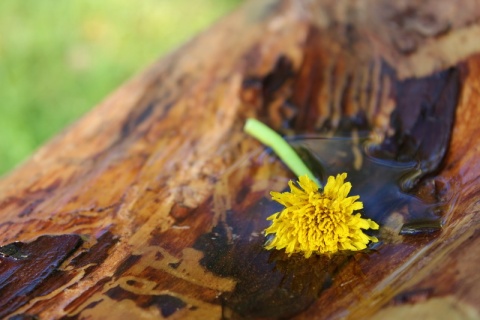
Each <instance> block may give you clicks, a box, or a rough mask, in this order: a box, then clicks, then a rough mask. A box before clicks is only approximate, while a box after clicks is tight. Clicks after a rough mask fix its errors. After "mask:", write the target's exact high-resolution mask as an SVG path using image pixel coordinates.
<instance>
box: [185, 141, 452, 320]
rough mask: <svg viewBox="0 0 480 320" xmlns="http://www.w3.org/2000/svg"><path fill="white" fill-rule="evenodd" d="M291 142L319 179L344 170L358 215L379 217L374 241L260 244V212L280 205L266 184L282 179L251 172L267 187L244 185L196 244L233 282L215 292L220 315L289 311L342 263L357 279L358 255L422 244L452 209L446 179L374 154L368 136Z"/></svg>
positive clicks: (314, 294) (206, 262)
mask: <svg viewBox="0 0 480 320" xmlns="http://www.w3.org/2000/svg"><path fill="white" fill-rule="evenodd" d="M290 143H291V144H292V146H293V147H294V148H295V149H296V150H297V152H298V153H299V154H300V155H301V156H302V158H303V159H304V160H305V161H306V162H307V164H308V165H309V167H310V168H312V170H313V171H314V173H315V174H316V175H317V176H318V177H319V178H320V181H322V182H325V181H326V178H327V177H328V176H329V175H335V174H337V173H341V172H346V173H347V174H348V177H347V181H350V182H351V183H352V186H353V188H352V191H351V193H350V195H360V200H361V201H363V203H364V208H365V209H364V210H363V211H362V216H363V217H367V218H371V219H373V220H375V221H376V222H377V223H379V224H380V230H379V231H373V232H370V234H372V235H376V236H377V237H378V238H379V240H380V242H379V243H377V244H375V245H372V246H371V247H370V248H369V249H368V250H366V251H363V252H356V253H338V254H335V255H333V256H332V257H327V256H318V255H314V256H312V257H311V258H309V259H305V258H304V257H303V256H301V255H292V256H291V257H288V256H287V255H285V254H284V252H283V251H276V250H273V251H267V250H265V249H264V248H263V245H264V242H265V237H264V235H263V233H262V231H263V230H264V229H265V228H266V227H267V226H268V225H269V223H270V222H268V221H266V220H265V219H266V218H267V217H268V216H269V215H271V214H273V213H275V212H278V211H280V210H281V209H282V207H281V206H280V205H279V204H278V203H275V202H273V201H271V200H270V198H269V197H268V191H270V190H272V191H282V190H275V189H271V188H272V187H273V186H274V185H278V181H283V182H286V181H287V180H288V178H286V177H282V176H279V177H272V176H267V175H265V177H264V180H265V181H259V179H258V176H256V178H255V180H256V183H257V184H258V183H259V184H261V185H264V186H265V188H266V190H263V192H258V190H257V191H254V190H252V189H248V186H247V188H246V189H245V190H243V191H242V192H241V193H242V195H241V196H237V199H236V201H233V204H232V205H231V209H229V210H227V212H225V216H224V219H223V220H219V222H218V224H217V225H216V226H215V227H214V228H213V230H211V232H208V233H205V234H203V235H201V236H200V237H199V238H198V239H197V241H196V243H195V245H194V248H195V249H197V250H200V251H202V252H203V253H204V257H203V259H202V260H201V264H202V265H203V267H205V268H206V269H207V270H209V271H211V272H213V273H214V274H216V275H218V276H221V277H229V278H233V279H236V281H237V285H236V287H235V290H234V291H233V292H230V293H224V294H222V295H221V296H220V299H221V302H222V307H223V312H224V315H223V316H224V317H225V318H251V317H261V318H285V317H290V316H293V315H295V314H297V313H299V312H301V311H303V310H305V309H306V308H307V307H308V306H309V305H311V304H312V303H313V302H314V301H315V300H316V299H318V297H319V296H320V295H321V294H322V292H323V291H324V290H325V289H326V288H329V287H330V285H331V284H332V281H333V280H334V279H335V276H336V275H337V274H338V273H339V272H340V271H341V270H342V269H343V268H345V267H346V266H347V265H349V268H350V269H351V271H350V272H353V273H354V275H353V279H356V277H357V278H358V277H359V278H360V279H361V278H362V272H363V271H361V270H360V271H358V272H357V271H355V270H356V267H355V266H356V265H359V264H358V261H360V260H362V259H364V260H370V262H369V263H373V262H372V260H375V259H382V255H384V254H388V255H391V254H393V253H392V252H395V251H400V250H405V248H407V249H409V250H411V251H412V250H414V249H415V247H419V246H425V245H427V244H428V243H429V242H431V240H433V239H434V238H435V236H436V235H438V234H439V232H441V228H442V224H443V219H444V217H445V215H446V214H447V213H448V212H447V211H449V210H450V208H451V203H452V198H451V193H452V192H450V187H449V185H448V183H446V182H445V181H439V180H436V179H435V178H429V177H428V176H423V177H422V169H421V163H419V162H417V161H411V160H408V161H394V160H391V159H386V158H382V157H380V156H378V154H379V153H378V152H377V151H378V150H377V149H376V146H375V145H372V144H371V143H370V142H369V141H368V139H367V138H366V135H363V137H362V135H361V134H358V135H356V136H355V137H354V138H351V137H334V138H322V137H318V136H309V137H296V138H294V139H291V141H290ZM267 152H268V151H266V152H263V153H261V154H260V155H259V156H256V157H255V159H249V160H242V162H241V163H239V164H237V166H236V167H237V168H238V169H236V170H238V171H239V172H240V171H241V170H242V167H245V166H248V167H252V165H253V166H259V167H261V166H262V164H265V162H266V161H267V162H268V161H272V159H274V158H275V157H274V156H273V155H269V154H268V153H267ZM235 174H236V173H235V171H234V172H231V173H230V174H229V175H228V177H226V178H225V179H226V180H225V181H226V182H224V183H226V184H228V181H232V180H234V178H232V177H235ZM238 175H239V176H242V174H240V173H239V174H238ZM420 178H421V179H420ZM261 179H262V178H260V180H261ZM248 183H249V182H248V181H245V182H244V184H248ZM283 185H286V183H284V184H283ZM269 188H270V189H269ZM386 245H388V246H386ZM384 247H385V248H386V247H388V249H386V250H384V249H383V248H384ZM392 250H393V251H392ZM412 252H413V251H412ZM352 265H353V267H352ZM352 270H353V271H352ZM352 281H354V280H352Z"/></svg>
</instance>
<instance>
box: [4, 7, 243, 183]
mask: <svg viewBox="0 0 480 320" xmlns="http://www.w3.org/2000/svg"><path fill="white" fill-rule="evenodd" d="M240 2H241V0H195V1H191V0H175V1H172V0H141V1H137V2H135V4H133V3H134V2H132V1H129V0H103V1H97V0H69V1H58V0H23V1H19V0H1V1H0V30H2V32H1V34H0V128H1V131H0V133H1V134H0V174H3V173H5V172H7V171H9V170H10V169H11V168H13V167H14V166H15V165H17V164H18V163H19V162H21V161H22V160H24V159H25V158H26V157H28V156H29V155H30V154H31V153H32V152H33V150H34V149H35V148H37V147H38V146H39V145H41V144H42V143H44V142H45V141H46V140H47V139H48V138H50V137H52V136H53V135H54V134H55V133H58V132H59V131H60V130H61V129H62V128H64V127H65V126H66V125H68V124H69V123H71V122H72V121H74V120H75V119H78V118H79V117H80V116H81V115H82V114H84V113H85V112H86V111H87V110H89V109H90V108H91V107H93V106H95V105H96V104H97V103H98V102H100V101H101V100H102V99H103V98H105V97H106V96H107V95H108V94H109V93H110V92H112V91H113V90H114V89H115V88H116V87H118V86H119V85H120V84H121V83H122V82H124V81H125V80H127V79H128V78H130V77H131V76H132V75H134V74H135V73H137V72H139V71H140V70H142V69H143V68H145V67H147V66H148V65H149V64H150V63H152V62H153V61H155V60H156V59H157V58H159V57H161V55H163V54H165V53H166V52H168V51H169V50H172V48H174V47H176V46H179V45H180V44H181V43H182V42H185V41H186V40H188V39H189V38H190V37H192V36H193V35H194V34H196V33H198V32H199V31H200V30H202V29H204V28H206V27H208V26H209V25H211V24H212V23H213V22H214V21H215V20H216V19H218V18H219V17H221V16H222V15H224V14H226V13H227V12H228V11H231V10H233V9H234V8H235V7H236V6H237V5H238V4H239V3H240Z"/></svg>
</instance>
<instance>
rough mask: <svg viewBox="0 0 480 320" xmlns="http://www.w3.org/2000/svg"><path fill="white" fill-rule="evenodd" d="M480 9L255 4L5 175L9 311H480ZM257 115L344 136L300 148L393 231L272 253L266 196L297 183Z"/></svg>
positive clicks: (1, 224) (1, 263)
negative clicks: (351, 247)
mask: <svg viewBox="0 0 480 320" xmlns="http://www.w3.org/2000/svg"><path fill="white" fill-rule="evenodd" d="M479 18H480V4H479V2H478V1H473V0H472V1H468V0H463V1H457V2H455V3H453V2H451V1H447V0H442V1H414V0H411V1H401V2H395V3H392V2H391V1H380V0H377V1H355V2H346V1H333V0H322V1H320V0H319V1H313V0H310V1H309V0H301V1H300V0H269V1H251V2H248V3H246V4H245V5H243V7H242V8H240V9H239V10H237V11H236V12H234V13H233V14H231V15H229V16H228V17H226V18H225V19H223V20H221V21H220V22H218V23H217V24H216V25H215V26H214V27H212V28H211V29H210V30H208V31H206V32H204V33H202V34H200V35H199V36H197V37H196V38H195V39H193V40H192V41H190V42H188V43H187V44H186V45H185V46H183V47H182V48H180V49H178V50H177V51H174V52H172V53H171V54H170V55H169V56H167V57H165V58H163V59H162V60H160V61H159V62H158V63H156V64H155V65H153V66H151V67H150V68H149V69H148V70H146V71H145V72H144V73H142V74H140V75H138V76H137V77H135V78H134V79H132V80H131V81H129V82H128V83H126V84H125V85H124V86H122V87H121V88H120V89H118V90H117V91H116V92H114V93H113V94H112V95H111V96H110V97H108V98H107V99H106V100H105V101H104V102H103V103H101V104H100V105H99V106H97V107H96V108H94V109H93V110H92V111H91V112H90V113H88V114H87V115H86V116H85V117H83V118H82V119H80V120H79V121H78V122H77V123H76V124H74V125H73V126H71V127H69V128H68V129H67V130H66V131H64V132H62V133H60V134H59V135H58V136H57V137H55V138H54V139H53V140H52V141H50V142H49V143H47V144H46V145H44V146H43V147H42V148H40V149H39V150H38V151H37V152H36V153H35V154H34V155H33V156H32V158H31V159H29V160H28V161H27V162H26V163H24V164H23V165H21V166H20V167H18V168H17V169H16V170H14V171H13V172H11V173H10V174H9V175H8V176H6V177H4V178H3V180H2V181H0V233H1V237H0V239H1V240H0V245H1V248H0V316H1V317H2V318H9V317H13V319H31V318H34V317H38V318H41V319H58V318H62V319H107V318H109V319H118V318H125V319H129V318H132V319H137V318H145V319H148V318H162V317H163V318H167V317H168V318H170V319H177V318H181V319H185V318H191V319H216V318H222V317H223V318H231V319H239V318H286V317H296V318H298V319H313V318H315V319H330V318H332V319H336V318H351V319H360V318H374V319H384V318H394V319H396V318H399V319H400V318H401V319H404V318H405V317H407V316H416V317H418V316H426V317H431V318H435V319H437V318H438V319H442V318H445V319H446V318H448V319H453V318H462V319H477V318H479V314H480V305H479V304H478V301H480V294H479V293H478V292H479V291H478V290H477V289H478V286H479V285H480V276H479V275H478V272H477V268H478V267H477V266H478V265H479V262H480V261H479V257H480V255H479V249H478V248H479V247H480V237H479V235H480V233H479V231H478V230H479V229H478V227H479V216H478V212H479V210H480V208H479V205H478V203H480V202H479V200H480V191H479V189H478V187H477V183H478V181H479V178H480V165H479V164H478V161H477V159H478V157H479V156H480V154H479V153H480V148H479V147H478V142H477V139H476V137H477V136H478V134H479V130H480V129H479V127H478V125H477V121H476V110H478V107H477V105H478V101H480V99H479V98H480V81H479V80H478V79H479V75H480V42H479V41H478V39H479V36H480V24H479V22H478V21H479ZM248 117H255V118H259V119H261V120H263V121H265V122H266V123H268V124H269V125H270V126H272V127H273V128H275V129H276V130H278V131H280V132H282V133H283V134H286V135H305V134H308V135H315V137H318V135H321V136H323V137H330V139H323V140H322V139H297V140H295V141H293V142H292V143H293V144H294V146H295V147H296V148H297V150H298V151H299V153H300V154H302V156H303V157H304V158H305V160H306V161H307V163H309V164H310V165H311V166H312V167H313V168H316V169H315V170H316V172H317V174H319V176H320V177H322V178H324V175H325V174H333V173H336V172H338V171H347V172H348V173H349V178H350V179H351V180H352V183H353V185H354V188H356V189H354V191H355V192H356V193H357V194H360V195H361V197H362V199H363V201H364V202H365V212H364V215H366V216H368V217H371V218H374V219H375V220H376V221H378V222H379V224H380V225H381V228H380V231H379V234H378V237H379V239H380V241H381V242H380V243H379V244H378V245H377V246H375V247H373V248H371V250H370V251H368V252H357V253H355V254H338V255H335V256H333V257H331V258H329V257H326V256H314V257H312V258H310V259H304V258H303V257H301V256H295V255H294V256H291V257H287V256H285V255H284V254H283V253H282V252H281V251H273V252H271V251H267V250H265V249H264V248H263V243H264V236H263V235H262V230H263V229H264V228H265V227H267V226H268V222H267V221H266V220H265V218H266V217H267V216H269V215H270V214H272V213H274V212H276V211H278V209H279V208H278V207H277V206H276V205H275V204H274V203H272V201H270V199H269V191H271V190H276V191H281V190H282V189H284V188H285V187H286V184H287V182H288V180H289V179H292V178H294V177H293V176H292V174H291V173H290V172H289V170H288V169H287V168H285V167H284V166H283V165H282V163H281V162H280V161H279V160H278V159H277V158H276V157H275V156H274V155H272V154H270V153H268V152H265V148H264V147H263V146H261V145H260V144H259V143H258V142H257V141H255V140H254V139H252V138H249V137H247V136H246V135H245V134H244V133H243V132H242V127H243V124H244V122H245V119H246V118H248ZM339 135H342V136H343V137H344V138H343V139H335V138H333V137H335V136H339ZM345 137H347V138H345ZM319 163H320V164H323V165H324V166H325V170H326V171H325V172H321V170H319V169H318V165H319ZM397 182H398V183H397ZM355 186H356V187H355Z"/></svg>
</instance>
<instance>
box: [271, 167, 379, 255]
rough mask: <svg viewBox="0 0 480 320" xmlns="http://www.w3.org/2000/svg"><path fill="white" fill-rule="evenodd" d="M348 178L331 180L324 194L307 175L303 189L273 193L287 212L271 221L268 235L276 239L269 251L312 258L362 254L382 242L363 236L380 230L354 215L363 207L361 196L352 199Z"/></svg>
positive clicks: (274, 216) (295, 188)
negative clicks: (344, 252)
mask: <svg viewBox="0 0 480 320" xmlns="http://www.w3.org/2000/svg"><path fill="white" fill-rule="evenodd" d="M346 177H347V174H346V173H343V174H338V175H337V176H336V177H333V176H330V177H329V178H328V181H327V184H326V185H325V189H324V190H323V192H322V191H320V190H319V189H318V186H317V184H316V183H315V182H314V181H313V180H311V179H310V178H309V177H308V176H307V175H304V176H301V177H300V178H299V181H298V186H299V187H300V188H298V187H297V186H296V185H295V184H294V183H293V181H290V182H289V183H288V185H289V186H290V192H283V193H280V192H271V193H270V194H271V196H272V199H273V200H275V201H277V202H279V203H280V204H282V205H283V206H285V208H284V209H283V210H282V211H280V212H277V213H275V214H273V215H271V216H270V217H268V218H267V220H271V221H272V225H271V226H270V227H268V228H267V229H266V230H265V234H266V235H269V234H272V235H273V234H274V235H275V236H274V238H273V239H272V240H271V241H270V242H268V243H267V245H266V248H267V249H274V248H275V249H285V252H286V253H288V254H289V255H290V254H292V253H303V254H304V255H305V257H306V258H308V257H310V256H311V255H312V254H313V253H318V254H331V253H335V252H337V251H340V250H351V251H357V250H362V249H365V248H366V247H367V244H368V243H369V242H370V241H372V242H378V239H377V238H376V237H373V236H368V235H366V234H364V233H363V230H366V229H375V230H376V229H378V224H377V223H375V222H374V221H372V220H370V219H364V218H362V217H361V215H360V213H354V212H355V211H357V210H360V209H362V208H363V203H362V202H361V201H358V199H359V198H360V197H359V196H350V197H348V193H349V192H350V189H351V188H352V185H351V183H350V182H345V178H346ZM362 229H363V230H362Z"/></svg>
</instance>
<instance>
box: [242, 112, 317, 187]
mask: <svg viewBox="0 0 480 320" xmlns="http://www.w3.org/2000/svg"><path fill="white" fill-rule="evenodd" d="M243 130H244V131H245V132H246V133H248V134H249V135H251V136H252V137H254V138H256V139H258V140H259V141H260V142H261V143H263V144H264V145H266V146H268V147H270V148H272V150H273V151H274V152H275V153H276V154H277V156H278V157H279V158H280V159H281V160H282V161H283V162H284V163H285V164H286V165H287V167H289V168H290V170H292V171H293V173H295V174H296V175H297V177H300V176H303V175H307V176H308V177H309V178H310V179H312V180H313V181H314V182H315V183H316V184H317V185H318V187H319V188H322V184H321V183H320V182H319V181H318V180H317V179H316V178H315V176H314V175H313V173H312V171H310V169H309V168H308V167H307V166H306V165H305V163H304V162H303V161H302V159H300V157H299V156H298V154H297V153H296V152H295V150H293V148H292V147H291V146H290V145H289V144H288V143H287V142H286V141H285V140H284V139H283V138H282V137H281V136H280V135H279V134H278V133H276V132H275V131H273V130H272V129H271V128H270V127H268V126H267V125H265V124H264V123H262V122H260V121H258V120H256V119H252V118H249V119H247V122H246V123H245V126H244V127H243Z"/></svg>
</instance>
